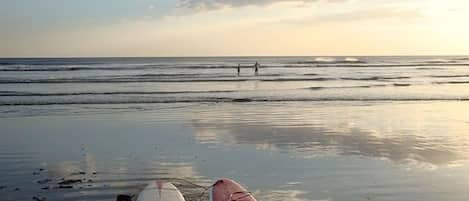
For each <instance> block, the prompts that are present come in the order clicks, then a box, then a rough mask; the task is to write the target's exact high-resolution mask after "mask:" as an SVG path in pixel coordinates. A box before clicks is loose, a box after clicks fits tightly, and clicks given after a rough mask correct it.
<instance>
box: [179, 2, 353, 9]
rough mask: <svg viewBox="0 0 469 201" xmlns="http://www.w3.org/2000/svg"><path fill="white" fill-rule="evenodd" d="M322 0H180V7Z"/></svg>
mask: <svg viewBox="0 0 469 201" xmlns="http://www.w3.org/2000/svg"><path fill="white" fill-rule="evenodd" d="M316 1H320V0H180V1H179V7H181V8H188V9H192V10H197V11H204V10H218V9H222V8H226V7H243V6H267V5H271V4H274V3H281V2H296V3H302V4H305V3H311V2H316ZM324 1H327V2H344V1H347V0H324Z"/></svg>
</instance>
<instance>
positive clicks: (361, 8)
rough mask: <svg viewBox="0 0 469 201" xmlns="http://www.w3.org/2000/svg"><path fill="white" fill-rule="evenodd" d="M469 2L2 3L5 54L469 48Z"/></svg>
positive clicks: (1, 53) (455, 51) (434, 51)
mask: <svg viewBox="0 0 469 201" xmlns="http://www.w3.org/2000/svg"><path fill="white" fill-rule="evenodd" d="M468 20H469V1H467V0H0V57H109V56H112V57H120V56H313V55H321V56H324V55H330V56H333V55H469V26H468V25H467V23H468V22H467V21H468Z"/></svg>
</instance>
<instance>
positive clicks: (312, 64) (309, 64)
mask: <svg viewBox="0 0 469 201" xmlns="http://www.w3.org/2000/svg"><path fill="white" fill-rule="evenodd" d="M296 64H300V65H292V64H281V65H269V64H266V65H261V68H328V67H336V68H357V67H360V68H384V67H388V68H391V67H422V66H423V67H425V66H445V67H450V66H469V63H415V64H412V63H402V64H367V63H366V62H362V61H357V62H351V61H338V62H328V63H327V62H317V61H300V62H297V63H296ZM235 68H236V67H235V66H229V65H209V66H201V65H190V66H184V65H183V66H181V65H137V66H133V65H131V66H47V67H43V66H41V67H38V66H35V65H31V66H6V67H5V66H4V67H1V68H0V72H62V71H65V72H66V71H123V70H152V69H153V70H154V69H235ZM242 68H251V67H250V66H244V67H242ZM421 70H424V68H422V69H421Z"/></svg>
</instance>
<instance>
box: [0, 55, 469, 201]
mask: <svg viewBox="0 0 469 201" xmlns="http://www.w3.org/2000/svg"><path fill="white" fill-rule="evenodd" d="M255 61H259V62H260V63H261V65H262V66H261V69H260V72H259V74H258V75H254V72H253V69H252V67H251V66H252V64H253V63H254V62H255ZM238 63H239V64H241V65H242V69H241V73H240V75H237V72H236V68H235V66H236V65H237V64H238ZM0 128H1V133H0V195H1V196H0V197H1V200H32V198H33V196H36V197H38V198H42V197H46V198H48V200H114V199H115V196H116V195H117V194H119V193H127V194H128V193H135V192H138V190H139V189H141V188H142V187H143V186H145V184H146V183H147V182H148V181H151V180H154V179H157V178H164V179H167V180H170V181H172V182H174V183H176V184H178V186H179V187H180V188H181V190H182V191H183V193H184V194H185V195H186V196H187V197H188V198H190V199H191V200H197V199H198V198H199V195H200V194H201V193H202V192H203V190H200V189H198V188H196V187H194V186H193V185H190V184H188V183H187V182H186V181H183V180H180V179H185V180H189V181H191V182H194V183H197V184H199V185H205V186H208V185H210V183H211V182H213V181H214V180H215V179H216V178H219V177H229V178H233V179H235V180H238V181H240V182H241V183H243V184H245V185H246V186H247V187H248V188H249V190H250V191H252V192H253V193H254V195H255V196H256V197H257V198H258V200H260V201H261V200H266V201H285V200H290V201H300V200H308V201H309V200H311V201H313V200H330V201H355V200H356V201H360V200H363V201H366V200H376V201H387V200H389V201H391V200H392V201H401V200H402V201H407V200H416V201H420V200H422V201H428V200H435V201H437V200H450V201H463V200H469V188H468V187H469V161H468V159H469V134H468V131H469V58H468V57H353V58H352V57H332V58H327V57H262V58H253V57H244V58H122V59H121V58H112V59H0ZM70 179H79V180H80V182H77V183H74V184H70V185H62V187H63V188H59V187H60V184H59V183H60V182H62V181H64V180H70ZM68 187H70V188H68ZM202 198H204V197H202Z"/></svg>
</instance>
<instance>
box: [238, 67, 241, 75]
mask: <svg viewBox="0 0 469 201" xmlns="http://www.w3.org/2000/svg"><path fill="white" fill-rule="evenodd" d="M240 73H241V65H240V64H238V75H239V74H240Z"/></svg>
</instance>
